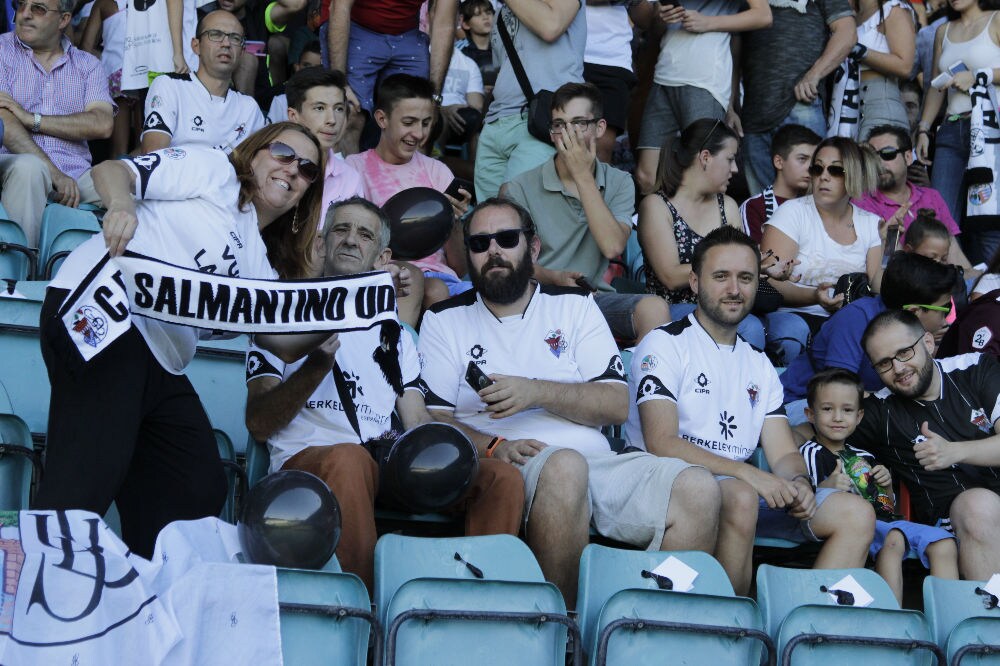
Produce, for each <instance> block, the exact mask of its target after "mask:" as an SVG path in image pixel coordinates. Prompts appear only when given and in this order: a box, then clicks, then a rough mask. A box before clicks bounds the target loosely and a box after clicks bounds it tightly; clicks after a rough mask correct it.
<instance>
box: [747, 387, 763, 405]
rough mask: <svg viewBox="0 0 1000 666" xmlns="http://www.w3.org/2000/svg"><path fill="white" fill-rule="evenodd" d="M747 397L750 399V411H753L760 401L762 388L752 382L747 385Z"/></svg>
mask: <svg viewBox="0 0 1000 666" xmlns="http://www.w3.org/2000/svg"><path fill="white" fill-rule="evenodd" d="M747 395H748V396H749V397H750V409H753V408H754V407H756V406H757V403H758V402H759V401H760V387H759V386H757V385H756V384H754V383H753V382H750V383H749V384H747Z"/></svg>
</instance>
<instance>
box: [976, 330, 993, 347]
mask: <svg viewBox="0 0 1000 666" xmlns="http://www.w3.org/2000/svg"><path fill="white" fill-rule="evenodd" d="M992 339H993V331H991V330H990V327H989V326H983V327H982V328H980V329H977V330H976V332H975V333H973V334H972V348H973V349H983V348H984V347H985V346H986V345H987V344H989V342H990V340H992Z"/></svg>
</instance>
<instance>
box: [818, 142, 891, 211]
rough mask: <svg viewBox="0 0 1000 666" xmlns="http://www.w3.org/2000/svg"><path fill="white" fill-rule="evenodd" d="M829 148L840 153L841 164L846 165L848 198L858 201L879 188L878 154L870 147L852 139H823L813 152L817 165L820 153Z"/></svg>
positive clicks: (845, 185)
mask: <svg viewBox="0 0 1000 666" xmlns="http://www.w3.org/2000/svg"><path fill="white" fill-rule="evenodd" d="M827 146H830V147H832V148H835V149H836V150H837V152H839V153H840V163H841V164H843V165H844V188H845V189H846V190H847V196H849V197H850V198H852V199H858V198H860V197H863V196H864V195H866V194H868V193H870V192H874V191H875V190H876V188H878V166H879V159H880V158H879V156H878V154H877V153H876V152H875V151H874V150H872V149H871V148H868V147H862V146H860V145H858V143H857V142H855V141H853V140H852V139H848V138H846V137H842V136H831V137H829V138H826V139H823V140H822V141H820V142H819V145H818V146H816V150H815V151H814V152H813V156H812V162H810V164H815V163H816V156H817V155H819V151H821V150H823V149H824V148H826V147H827Z"/></svg>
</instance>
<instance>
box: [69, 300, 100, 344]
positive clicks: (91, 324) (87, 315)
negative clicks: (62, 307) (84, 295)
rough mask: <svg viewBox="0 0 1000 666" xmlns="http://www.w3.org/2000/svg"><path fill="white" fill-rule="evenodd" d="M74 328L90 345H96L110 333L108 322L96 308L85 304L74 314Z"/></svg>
mask: <svg viewBox="0 0 1000 666" xmlns="http://www.w3.org/2000/svg"><path fill="white" fill-rule="evenodd" d="M73 330H74V331H75V332H76V333H79V334H80V335H82V336H83V341H84V342H86V343H87V344H88V345H90V346H91V347H96V346H97V345H99V344H101V341H102V340H103V339H104V337H105V336H106V335H107V334H108V322H107V321H106V320H105V319H104V317H102V316H101V313H100V312H98V311H97V309H96V308H94V307H91V306H89V305H84V306H83V307H82V308H80V309H78V310H77V311H76V312H75V313H74V314H73Z"/></svg>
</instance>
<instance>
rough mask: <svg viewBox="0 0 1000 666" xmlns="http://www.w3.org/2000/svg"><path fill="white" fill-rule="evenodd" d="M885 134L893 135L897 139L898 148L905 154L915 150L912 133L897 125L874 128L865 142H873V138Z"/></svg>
mask: <svg viewBox="0 0 1000 666" xmlns="http://www.w3.org/2000/svg"><path fill="white" fill-rule="evenodd" d="M883 134H891V135H892V136H894V137H896V147H897V148H899V149H900V150H902V151H903V152H907V153H908V152H910V151H911V150H913V140H912V139H911V138H910V133H909V132H908V131H906V130H905V129H903V128H902V127H897V126H896V125H878V126H876V127H873V128H872V131H871V132H868V136H867V137H865V141H871V140H872V138H873V137H876V136H882V135H883Z"/></svg>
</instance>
